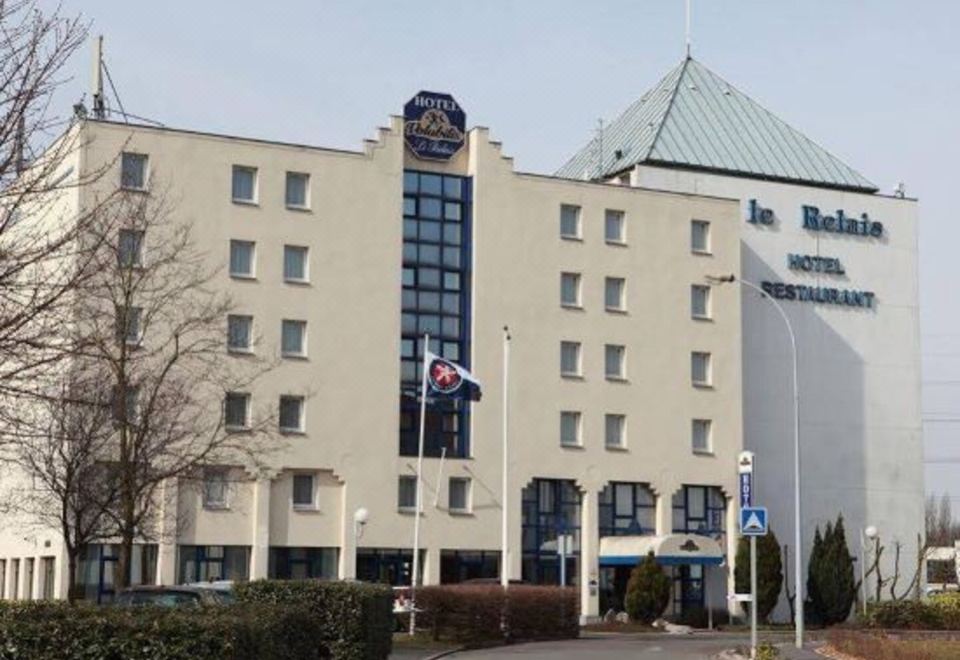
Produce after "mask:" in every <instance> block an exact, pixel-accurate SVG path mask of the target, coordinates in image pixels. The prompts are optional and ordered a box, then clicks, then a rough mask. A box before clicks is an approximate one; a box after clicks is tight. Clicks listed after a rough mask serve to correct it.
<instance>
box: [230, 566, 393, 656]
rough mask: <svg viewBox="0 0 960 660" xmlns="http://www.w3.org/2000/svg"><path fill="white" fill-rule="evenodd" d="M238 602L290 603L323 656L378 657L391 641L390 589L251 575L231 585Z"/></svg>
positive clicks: (391, 608)
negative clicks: (307, 620)
mask: <svg viewBox="0 0 960 660" xmlns="http://www.w3.org/2000/svg"><path fill="white" fill-rule="evenodd" d="M233 591H234V594H235V595H236V599H237V601H238V602H240V603H261V604H268V605H278V604H282V605H295V606H300V607H304V608H306V609H307V610H308V611H309V612H310V614H311V615H312V617H313V619H314V626H315V627H316V634H317V636H316V638H315V642H316V643H318V644H319V645H320V646H321V650H322V653H323V655H324V657H332V658H335V659H337V660H383V659H384V658H386V657H387V656H388V655H390V649H391V646H392V642H393V627H394V619H393V591H392V590H391V589H390V587H387V586H383V585H378V584H363V583H359V582H321V581H319V580H255V581H253V582H242V583H238V584H236V585H234V587H233Z"/></svg>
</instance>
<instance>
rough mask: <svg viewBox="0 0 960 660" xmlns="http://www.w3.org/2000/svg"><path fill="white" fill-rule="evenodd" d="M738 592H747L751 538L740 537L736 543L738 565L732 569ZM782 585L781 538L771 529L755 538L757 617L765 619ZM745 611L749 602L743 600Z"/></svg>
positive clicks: (748, 606) (774, 603)
mask: <svg viewBox="0 0 960 660" xmlns="http://www.w3.org/2000/svg"><path fill="white" fill-rule="evenodd" d="M734 579H735V580H736V584H737V593H741V594H746V593H750V540H749V539H748V538H746V537H741V538H740V541H739V542H738V543H737V567H736V569H735V570H734ZM782 587H783V561H782V559H781V558H780V542H779V541H778V540H777V537H776V535H775V534H774V533H773V530H770V533H769V534H767V535H766V536H761V537H760V538H758V539H757V603H758V607H757V618H758V619H759V620H760V621H766V620H767V617H768V616H770V613H771V612H772V611H773V608H774V607H776V606H777V601H778V600H779V599H780V590H781V588H782ZM744 606H745V607H746V610H747V613H749V612H750V607H751V603H745V604H744Z"/></svg>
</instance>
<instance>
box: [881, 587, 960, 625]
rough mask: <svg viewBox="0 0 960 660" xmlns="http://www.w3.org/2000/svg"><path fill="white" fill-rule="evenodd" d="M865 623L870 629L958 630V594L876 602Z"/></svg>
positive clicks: (959, 607)
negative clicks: (927, 598) (925, 598)
mask: <svg viewBox="0 0 960 660" xmlns="http://www.w3.org/2000/svg"><path fill="white" fill-rule="evenodd" d="M866 624H867V625H868V626H870V627H872V628H895V629H904V630H960V594H953V593H951V594H940V595H938V596H934V597H932V598H930V599H929V600H899V601H884V602H882V603H876V604H874V605H871V606H870V607H869V609H868V610H867V617H866Z"/></svg>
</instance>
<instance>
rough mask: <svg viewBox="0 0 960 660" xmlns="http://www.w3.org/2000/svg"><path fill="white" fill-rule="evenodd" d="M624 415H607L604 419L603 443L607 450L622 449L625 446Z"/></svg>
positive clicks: (625, 427)
mask: <svg viewBox="0 0 960 660" xmlns="http://www.w3.org/2000/svg"><path fill="white" fill-rule="evenodd" d="M626 431H627V417H626V415H614V414H608V415H606V416H605V417H604V442H605V444H606V446H607V448H610V449H623V448H624V447H626V446H627V438H626V435H627V433H626Z"/></svg>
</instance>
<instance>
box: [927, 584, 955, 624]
mask: <svg viewBox="0 0 960 660" xmlns="http://www.w3.org/2000/svg"><path fill="white" fill-rule="evenodd" d="M929 607H930V608H931V609H932V610H933V611H934V612H935V614H936V618H937V619H939V623H940V627H941V628H942V629H943V630H960V593H949V594H939V595H937V596H934V597H933V598H931V599H930V605H929Z"/></svg>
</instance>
